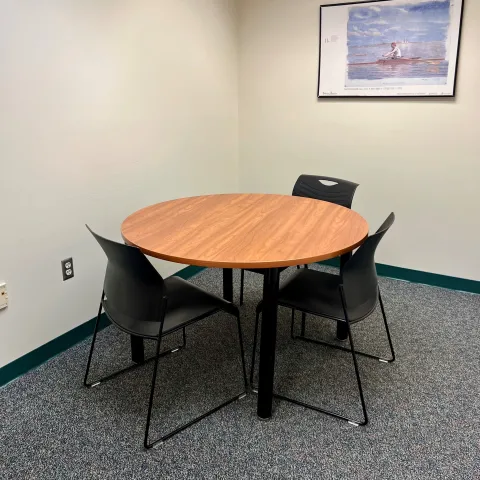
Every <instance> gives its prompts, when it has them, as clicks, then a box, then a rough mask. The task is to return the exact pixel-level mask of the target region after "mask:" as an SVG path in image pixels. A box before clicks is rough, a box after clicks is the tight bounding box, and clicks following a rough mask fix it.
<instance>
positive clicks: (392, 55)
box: [384, 42, 402, 59]
mask: <svg viewBox="0 0 480 480" xmlns="http://www.w3.org/2000/svg"><path fill="white" fill-rule="evenodd" d="M384 57H385V58H392V59H397V58H402V52H401V51H400V47H399V46H398V45H397V44H396V43H395V42H393V43H392V50H391V51H390V52H388V53H386V54H385V55H384Z"/></svg>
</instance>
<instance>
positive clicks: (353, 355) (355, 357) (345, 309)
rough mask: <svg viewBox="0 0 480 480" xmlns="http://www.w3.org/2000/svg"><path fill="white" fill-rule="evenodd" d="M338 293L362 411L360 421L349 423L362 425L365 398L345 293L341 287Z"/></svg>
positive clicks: (363, 423)
mask: <svg viewBox="0 0 480 480" xmlns="http://www.w3.org/2000/svg"><path fill="white" fill-rule="evenodd" d="M340 293H341V296H342V305H343V311H344V313H345V321H346V323H347V329H348V339H349V340H350V348H351V353H352V359H353V365H354V367H355V375H356V377H357V386H358V393H359V395H360V402H361V404H362V411H363V421H361V422H352V421H350V423H356V424H357V425H362V426H363V425H366V424H367V423H368V416H367V407H366V406H365V398H364V397H363V389H362V381H361V380H360V372H359V370H358V362H357V355H356V354H355V345H354V343H353V336H352V329H351V328H350V322H349V320H348V312H347V306H346V303H345V294H344V292H343V287H340Z"/></svg>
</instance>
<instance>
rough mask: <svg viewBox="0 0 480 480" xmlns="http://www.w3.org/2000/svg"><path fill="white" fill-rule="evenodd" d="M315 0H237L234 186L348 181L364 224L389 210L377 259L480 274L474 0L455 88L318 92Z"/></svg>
mask: <svg viewBox="0 0 480 480" xmlns="http://www.w3.org/2000/svg"><path fill="white" fill-rule="evenodd" d="M321 3H322V2H320V1H318V0H295V1H292V0H243V1H242V2H241V11H240V50H239V55H240V70H239V71H240V187H241V189H242V190H244V191H253V192H261V191H262V192H263V191H267V192H280V193H290V192H291V189H292V186H293V183H294V181H295V179H296V178H297V176H298V175H299V174H301V173H311V174H324V175H331V176H338V177H340V178H346V179H350V180H353V181H356V182H358V183H360V187H359V189H358V190H357V194H356V198H355V201H354V209H356V210H357V211H359V212H360V213H362V214H363V215H364V216H365V217H366V218H367V220H368V221H369V223H370V225H371V228H372V229H376V228H377V227H378V226H379V224H380V223H381V221H382V220H383V219H384V218H385V217H386V216H387V215H388V214H389V213H390V211H395V213H396V215H397V222H396V224H395V225H394V227H393V229H392V231H391V232H389V235H388V237H385V240H384V242H383V244H382V246H381V247H380V248H379V251H378V255H377V261H378V262H381V263H387V264H390V265H396V266H400V267H406V268H413V269H417V270H424V271H428V272H434V273H441V274H445V275H453V276H457V277H463V278H470V279H474V280H480V255H479V254H478V250H479V242H478V238H479V237H480V216H479V214H478V207H479V200H478V198H479V197H478V184H479V180H480V113H479V107H480V88H479V86H478V81H479V79H480V56H479V55H478V45H479V44H480V33H479V32H480V30H479V29H478V25H479V24H480V1H477V0H469V1H467V2H466V6H465V12H464V29H463V36H462V45H461V51H460V68H459V75H458V83H457V98H456V99H455V100H450V99H448V100H446V99H442V100H433V99H423V100H422V99H415V100H406V99H388V100H376V99H370V100H358V99H355V100H320V101H319V100H317V98H316V88H317V69H318V36H319V5H320V4H321ZM323 3H324V4H327V3H334V2H332V1H331V0H329V1H325V2H323Z"/></svg>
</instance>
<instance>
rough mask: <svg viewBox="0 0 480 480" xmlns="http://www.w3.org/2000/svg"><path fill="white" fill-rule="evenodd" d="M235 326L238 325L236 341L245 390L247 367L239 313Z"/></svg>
mask: <svg viewBox="0 0 480 480" xmlns="http://www.w3.org/2000/svg"><path fill="white" fill-rule="evenodd" d="M237 327H238V341H239V343H240V357H241V359H242V372H243V383H244V385H245V392H244V393H246V391H247V389H248V379H247V367H246V366H245V350H244V348H243V335H242V325H241V323H240V315H237Z"/></svg>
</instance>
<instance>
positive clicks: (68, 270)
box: [62, 257, 75, 281]
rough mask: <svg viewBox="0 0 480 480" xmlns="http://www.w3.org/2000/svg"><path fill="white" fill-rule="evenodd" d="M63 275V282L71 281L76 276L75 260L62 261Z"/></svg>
mask: <svg viewBox="0 0 480 480" xmlns="http://www.w3.org/2000/svg"><path fill="white" fill-rule="evenodd" d="M62 275H63V281H65V280H70V279H71V278H73V277H74V276H75V275H74V272H73V258H71V257H70V258H66V259H65V260H62Z"/></svg>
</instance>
